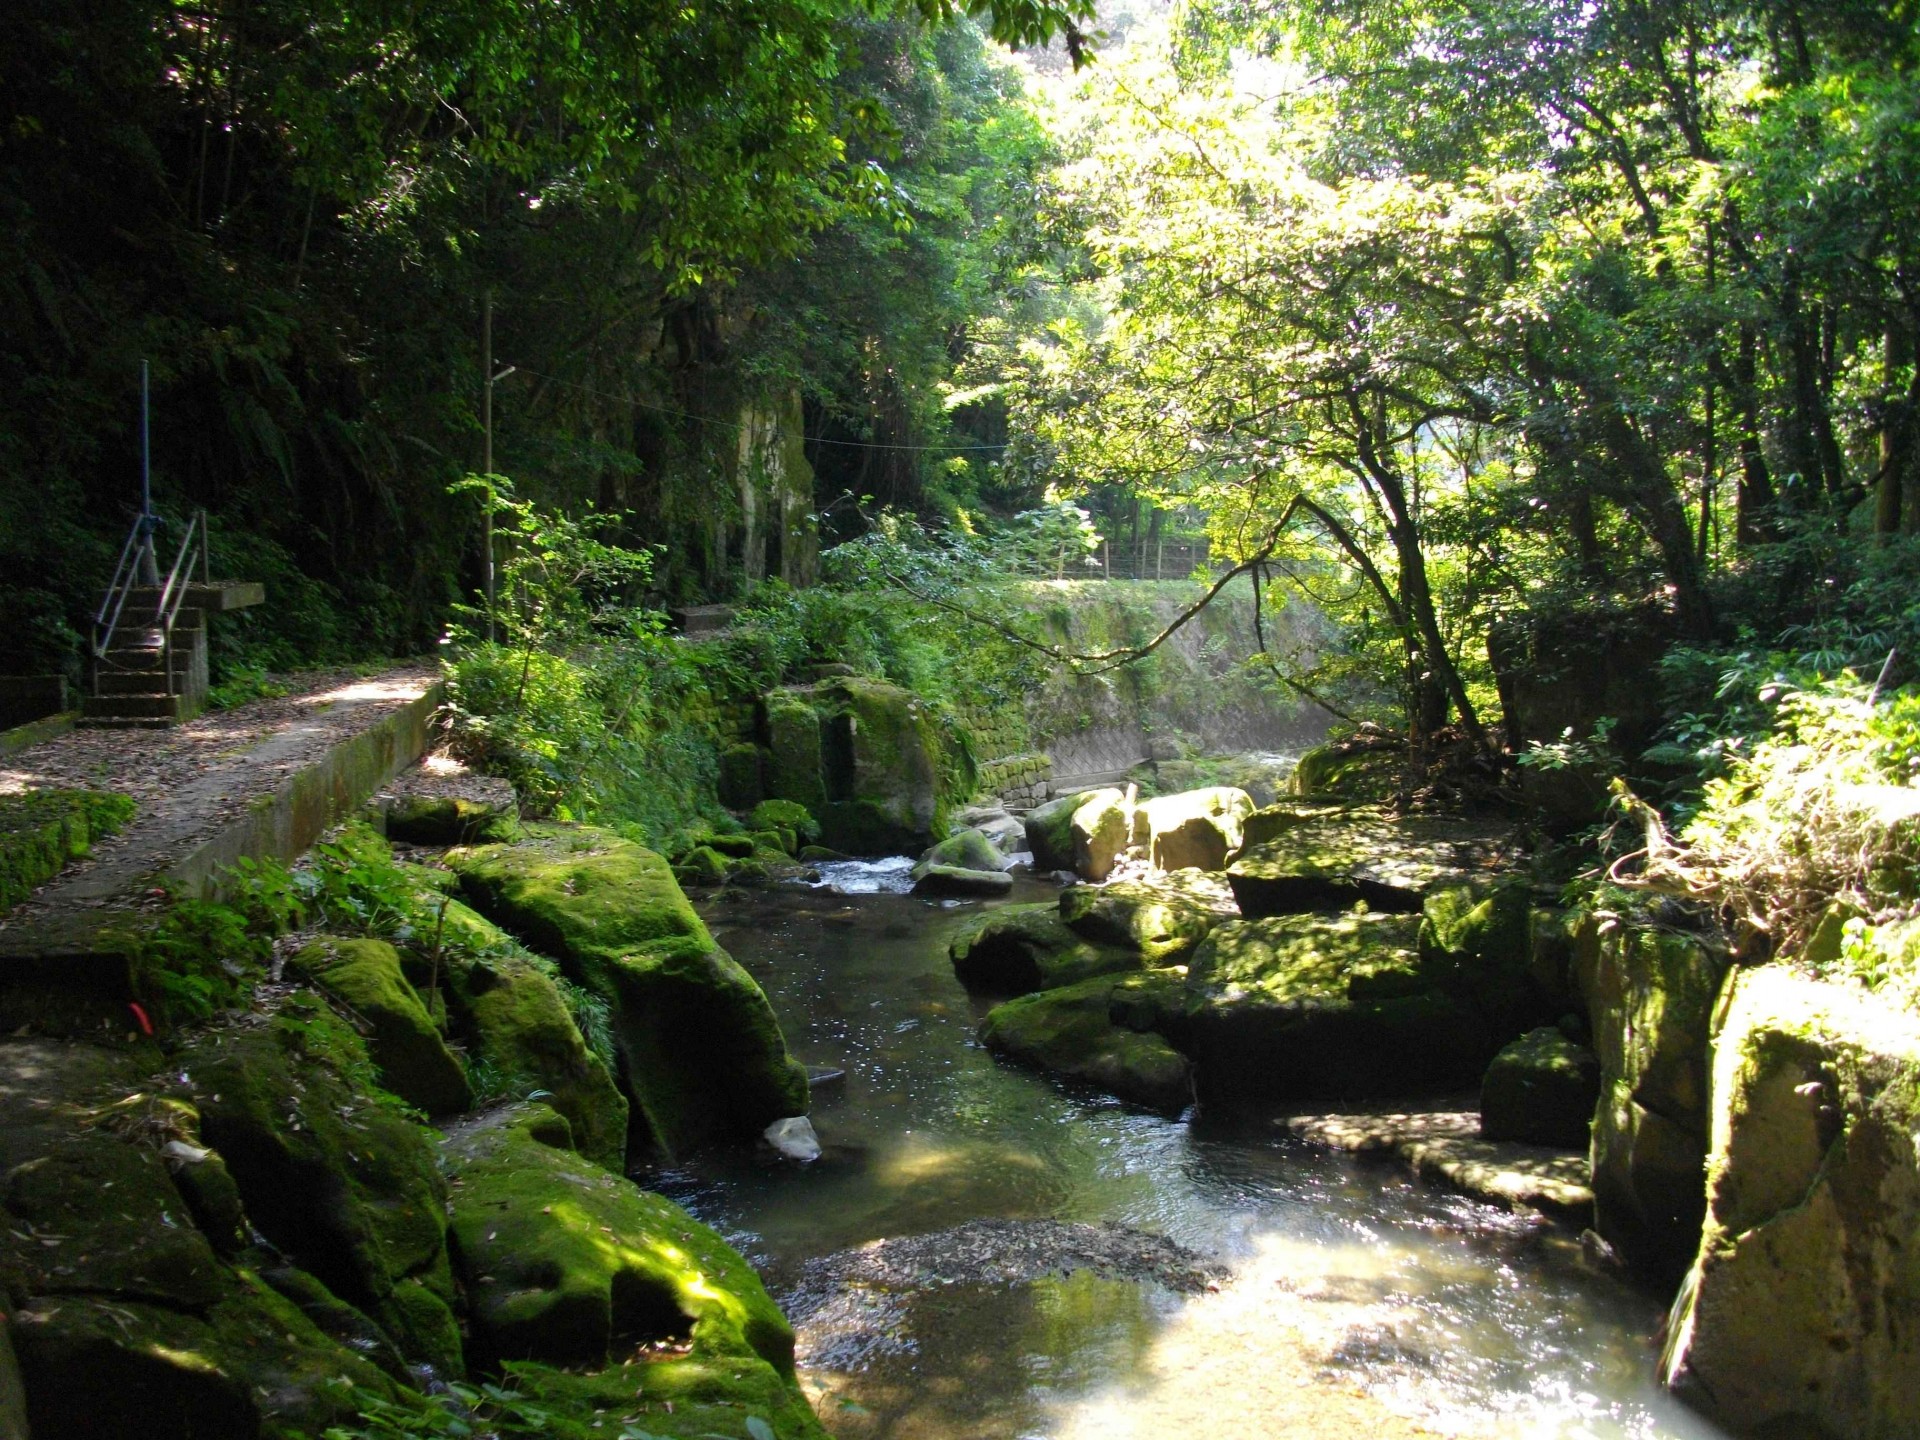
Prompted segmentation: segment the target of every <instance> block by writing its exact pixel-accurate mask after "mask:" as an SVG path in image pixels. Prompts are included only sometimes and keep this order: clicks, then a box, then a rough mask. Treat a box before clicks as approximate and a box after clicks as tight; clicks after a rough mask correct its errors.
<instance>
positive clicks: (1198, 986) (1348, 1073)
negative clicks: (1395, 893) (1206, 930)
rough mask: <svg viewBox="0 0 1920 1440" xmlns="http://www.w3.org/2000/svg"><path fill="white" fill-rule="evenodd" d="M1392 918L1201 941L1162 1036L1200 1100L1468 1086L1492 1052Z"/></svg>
mask: <svg viewBox="0 0 1920 1440" xmlns="http://www.w3.org/2000/svg"><path fill="white" fill-rule="evenodd" d="M1418 929H1419V922H1418V921H1417V920H1416V919H1414V918H1413V917H1411V916H1405V915H1393V914H1347V915H1337V916H1334V915H1294V916H1283V917H1272V918H1265V919H1260V920H1242V921H1232V922H1229V923H1226V924H1223V925H1220V926H1219V927H1217V928H1216V929H1215V930H1214V931H1213V932H1212V933H1211V934H1210V935H1208V936H1207V938H1206V939H1205V940H1204V941H1202V942H1201V944H1200V947H1199V949H1197V950H1196V951H1195V952H1194V954H1193V957H1192V959H1191V961H1190V962H1189V971H1188V977H1187V989H1186V996H1185V1000H1184V1003H1183V1005H1182V1008H1181V1011H1180V1013H1179V1015H1178V1016H1177V1017H1174V1018H1171V1019H1170V1020H1169V1021H1168V1022H1167V1024H1166V1031H1167V1034H1168V1037H1169V1038H1170V1039H1171V1040H1172V1041H1173V1042H1174V1043H1175V1044H1176V1045H1178V1046H1179V1047H1180V1049H1181V1050H1183V1051H1185V1052H1186V1053H1187V1054H1188V1055H1190V1056H1191V1057H1192V1058H1193V1060H1194V1062H1195V1065H1196V1067H1197V1071H1198V1078H1199V1086H1200V1091H1201V1097H1202V1099H1205V1100H1208V1101H1210V1102H1219V1103H1223V1104H1233V1103H1236V1102H1244V1101H1252V1100H1289V1101H1292V1100H1301V1099H1348V1098H1365V1097H1372V1096H1392V1095H1406V1094H1415V1093H1420V1092H1422V1091H1425V1092H1429V1093H1430V1092H1432V1091H1433V1090H1436V1089H1447V1088H1452V1087H1455V1086H1464V1085H1471V1084H1472V1083H1473V1082H1474V1081H1475V1080H1477V1079H1478V1078H1479V1077H1480V1075H1481V1073H1482V1072H1483V1071H1484V1070H1485V1068H1486V1065H1487V1062H1488V1060H1489V1059H1491V1058H1492V1056H1493V1053H1494V1051H1495V1049H1496V1048H1497V1045H1496V1043H1495V1042H1494V1041H1493V1040H1492V1038H1491V1037H1490V1035H1489V1032H1488V1030H1487V1027H1486V1024H1485V1022H1484V1020H1483V1019H1482V1018H1481V1016H1480V1015H1479V1014H1478V1013H1477V1012H1476V1011H1475V1010H1474V1009H1473V1008H1472V1007H1471V1006H1470V1005H1468V1004H1467V1003H1465V1002H1464V1001H1462V1000H1461V999H1459V998H1458V997H1456V996H1454V995H1452V994H1449V993H1448V992H1447V991H1445V990H1443V989H1441V988H1440V987H1439V986H1438V985H1436V984H1435V983H1434V980H1433V977H1432V976H1430V975H1429V974H1428V973H1427V972H1426V970H1425V969H1424V967H1423V966H1422V965H1421V962H1420V956H1419V952H1418V950H1417V949H1416V938H1417V935H1418Z"/></svg>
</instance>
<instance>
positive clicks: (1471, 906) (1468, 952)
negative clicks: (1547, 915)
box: [1420, 883, 1575, 1039]
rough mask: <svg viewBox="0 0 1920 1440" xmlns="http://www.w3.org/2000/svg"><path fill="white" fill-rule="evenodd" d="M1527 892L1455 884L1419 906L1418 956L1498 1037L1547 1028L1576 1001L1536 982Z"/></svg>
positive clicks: (1433, 893) (1514, 885)
mask: <svg viewBox="0 0 1920 1440" xmlns="http://www.w3.org/2000/svg"><path fill="white" fill-rule="evenodd" d="M1534 942H1535V925H1534V910H1533V898H1532V895H1531V893H1530V892H1529V891H1528V889H1527V887H1526V886H1525V885H1522V884H1518V883H1508V884H1504V885H1493V886H1480V885H1456V886H1446V887H1443V888H1441V889H1437V890H1433V891H1430V892H1429V893H1428V895H1427V897H1426V900H1425V901H1424V902H1423V904H1422V906H1421V921H1420V958H1421V960H1422V962H1423V963H1424V964H1425V966H1426V968H1427V971H1428V973H1429V974H1431V975H1432V976H1433V977H1434V978H1435V980H1436V981H1437V982H1438V983H1439V984H1441V985H1442V986H1444V987H1446V988H1447V989H1450V990H1453V991H1455V992H1456V993H1458V994H1460V995H1462V996H1464V997H1465V998H1467V999H1468V1000H1470V1001H1472V1003H1473V1005H1474V1007H1475V1008H1476V1009H1477V1010H1479V1011H1480V1013H1481V1014H1482V1015H1484V1016H1486V1017H1487V1024H1488V1026H1489V1027H1490V1028H1491V1029H1492V1031H1493V1032H1494V1034H1495V1035H1497V1036H1499V1037H1501V1038H1502V1039H1505V1038H1509V1037H1512V1036H1515V1035H1519V1034H1522V1033H1524V1032H1526V1031H1528V1030H1532V1029H1536V1028H1538V1027H1539V1026H1542V1025H1546V1024H1549V1023H1550V1022H1551V1021H1553V1020H1554V1019H1555V1017H1557V1016H1559V1015H1562V1014H1564V1013H1566V1011H1567V1010H1568V1008H1569V1007H1570V1005H1572V1004H1573V1003H1574V999H1575V997H1573V996H1571V995H1569V994H1567V993H1566V992H1565V991H1564V990H1562V989H1549V988H1548V987H1547V986H1546V985H1544V984H1542V983H1541V982H1542V970H1543V969H1545V970H1551V969H1552V968H1553V966H1552V965H1551V964H1550V963H1549V964H1548V965H1546V966H1544V967H1543V966H1539V965H1536V962H1535V958H1534Z"/></svg>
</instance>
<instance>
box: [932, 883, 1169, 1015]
mask: <svg viewBox="0 0 1920 1440" xmlns="http://www.w3.org/2000/svg"><path fill="white" fill-rule="evenodd" d="M947 956H948V958H949V959H950V960H952V961H953V972H954V974H955V975H957V976H958V977H959V979H960V983H961V984H962V985H964V986H966V987H967V989H968V990H970V991H974V992H977V993H980V994H986V995H1025V994H1028V993H1029V992H1031V991H1034V990H1051V989H1055V988H1058V987H1060V986H1063V985H1072V984H1075V983H1077V982H1079V981H1081V980H1086V979H1090V978H1091V977H1093V976H1095V975H1109V974H1115V973H1118V972H1121V971H1127V970H1138V969H1139V968H1140V967H1141V959H1140V952H1139V951H1138V950H1137V949H1134V948H1131V947H1127V948H1122V947H1120V946H1117V945H1099V944H1095V943H1094V942H1093V941H1091V940H1088V939H1087V938H1086V937H1085V936H1082V935H1078V934H1076V933H1075V932H1074V931H1072V930H1070V929H1068V928H1067V923H1066V921H1064V920H1062V919H1061V918H1060V907H1059V906H1058V905H1057V904H1054V903H1053V902H1051V901H1041V902H1039V903H1037V904H1032V905H1004V906H1001V907H1000V908H999V909H996V910H990V911H988V912H987V913H986V914H985V915H982V916H981V917H980V918H979V919H978V920H976V921H974V922H973V923H972V924H970V925H968V926H967V927H966V928H964V929H963V930H961V931H960V933H959V934H957V935H956V936H954V938H953V940H952V942H951V943H950V944H949V945H948V946H947Z"/></svg>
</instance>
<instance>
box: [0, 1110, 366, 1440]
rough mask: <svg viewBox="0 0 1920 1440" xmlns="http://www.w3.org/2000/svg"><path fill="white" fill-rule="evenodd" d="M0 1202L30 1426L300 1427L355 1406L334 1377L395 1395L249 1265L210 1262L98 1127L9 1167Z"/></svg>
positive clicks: (190, 1433) (153, 1166) (178, 1215)
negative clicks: (46, 1241) (53, 1240)
mask: <svg viewBox="0 0 1920 1440" xmlns="http://www.w3.org/2000/svg"><path fill="white" fill-rule="evenodd" d="M4 1205H5V1210H6V1220H7V1224H6V1232H7V1233H6V1235H5V1237H4V1238H0V1248H3V1249H4V1260H3V1261H0V1263H3V1264H4V1268H5V1273H6V1276H7V1282H8V1288H9V1290H10V1292H11V1294H12V1299H13V1303H12V1304H11V1305H10V1306H9V1310H10V1312H11V1313H10V1317H9V1325H8V1329H9V1331H10V1335H11V1340H12V1344H13V1349H14V1351H15V1353H16V1355H17V1357H18V1361H19V1367H20V1378H21V1381H22V1383H23V1386H24V1389H25V1393H26V1410H27V1417H28V1420H29V1422H30V1424H31V1426H32V1428H33V1433H35V1434H36V1435H72V1436H86V1437H88V1440H96V1437H98V1440H132V1437H140V1440H149V1437H161V1440H174V1437H178V1440H190V1437H191V1440H199V1437H204V1436H213V1435H218V1436H223V1437H224V1436H229V1435H232V1436H294V1435H312V1434H316V1433H318V1432H319V1431H320V1430H321V1429H323V1428H325V1427H326V1426H327V1425H329V1424H338V1423H342V1422H345V1421H347V1420H349V1419H350V1418H351V1417H352V1414H353V1412H354V1408H355V1407H354V1405H353V1403H352V1400H351V1395H350V1392H349V1389H348V1388H347V1387H343V1386H341V1385H340V1384H339V1383H338V1382H339V1380H340V1379H341V1378H345V1379H346V1380H347V1381H348V1382H349V1383H350V1385H358V1386H362V1387H364V1388H365V1389H367V1390H371V1391H373V1392H374V1393H376V1394H379V1395H383V1396H386V1397H388V1398H394V1397H395V1396H396V1391H395V1389H394V1387H393V1385H392V1383H391V1382H390V1381H389V1380H388V1378H387V1377H386V1376H385V1375H383V1374H382V1373H381V1371H380V1370H378V1369H377V1368H375V1367H374V1366H372V1365H370V1364H368V1363H367V1362H366V1361H365V1360H364V1359H362V1358H361V1356H359V1355H358V1354H356V1353H354V1352H353V1351H352V1350H350V1349H348V1348H346V1347H344V1346H342V1345H341V1344H339V1343H338V1342H337V1341H335V1340H334V1339H332V1338H331V1337H329V1336H328V1335H326V1334H324V1333H323V1332H322V1331H320V1330H319V1329H318V1328H317V1327H316V1326H315V1325H314V1324H313V1323H312V1322H311V1321H309V1320H308V1319H307V1317H306V1316H305V1315H303V1314H302V1313H301V1312H300V1310H299V1309H298V1308H296V1307H295V1306H293V1305H291V1304H289V1303H288V1302H286V1301H285V1300H283V1299H282V1298H281V1297H280V1296H279V1295H277V1294H275V1293H274V1291H273V1290H272V1289H270V1288H269V1287H267V1286H266V1285H264V1284H262V1283H261V1282H260V1280H259V1279H258V1278H257V1277H256V1276H254V1275H253V1274H252V1273H251V1272H249V1271H247V1270H245V1269H231V1268H229V1267H228V1266H226V1265H224V1264H222V1263H221V1262H220V1260H219V1258H218V1257H217V1255H216V1254H215V1252H214V1250H213V1248H212V1246H211V1245H210V1244H209V1243H208V1241H207V1239H206V1237H205V1236H204V1235H202V1234H201V1232H200V1231H199V1230H197V1229H196V1228H195V1226H194V1223H193V1220H192V1218H191V1217H190V1215H189V1213H188V1207H187V1206H186V1205H185V1204H184V1203H183V1202H182V1199H181V1196H180V1194H179V1192H178V1191H177V1190H176V1189H175V1187H174V1185H173V1184H172V1182H171V1181H170V1180H169V1178H168V1173H167V1168H166V1166H165V1164H163V1162H162V1160H161V1157H160V1155H159V1154H158V1153H157V1152H156V1151H154V1150H152V1149H149V1148H147V1147H146V1146H145V1145H143V1144H138V1143H132V1142H129V1141H125V1140H121V1139H119V1138H118V1137H116V1136H114V1135H111V1134H109V1133H107V1132H106V1131H105V1130H104V1129H102V1130H96V1131H93V1132H90V1133H86V1134H82V1135H77V1136H73V1137H71V1138H67V1139H64V1140H61V1141H59V1142H57V1143H56V1144H55V1145H54V1146H53V1147H52V1148H51V1149H50V1150H48V1151H46V1152H45V1153H43V1154H41V1155H39V1156H37V1157H35V1158H33V1159H31V1160H28V1161H26V1162H24V1163H22V1164H20V1165H17V1166H16V1167H15V1168H14V1169H13V1170H12V1171H11V1172H9V1174H8V1175H7V1177H6V1183H5V1193H4ZM56 1235H57V1236H59V1237H60V1239H59V1243H58V1244H57V1245H51V1246H49V1245H43V1244H41V1243H40V1241H41V1239H42V1238H44V1237H51V1236H56ZM263 1337H265V1342H266V1343H263Z"/></svg>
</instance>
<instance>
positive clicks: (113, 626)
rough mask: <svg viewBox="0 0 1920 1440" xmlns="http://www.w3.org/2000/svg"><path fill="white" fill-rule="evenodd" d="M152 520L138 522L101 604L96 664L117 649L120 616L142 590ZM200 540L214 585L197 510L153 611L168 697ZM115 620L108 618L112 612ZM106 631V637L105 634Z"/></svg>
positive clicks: (207, 577)
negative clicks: (176, 635)
mask: <svg viewBox="0 0 1920 1440" xmlns="http://www.w3.org/2000/svg"><path fill="white" fill-rule="evenodd" d="M150 518H151V517H149V516H145V515H142V516H141V517H139V518H138V519H137V520H135V521H134V525H133V531H132V533H131V534H129V535H128V536H127V543H126V544H125V545H124V546H122V547H121V551H120V563H119V564H118V565H116V566H115V567H114V572H113V580H112V582H111V583H110V584H109V586H108V587H107V595H106V598H105V599H104V600H102V601H101V602H100V610H99V613H98V614H97V615H96V616H95V617H94V640H93V654H94V658H95V659H96V660H105V659H106V657H107V653H108V652H109V651H110V650H111V649H112V648H113V637H114V635H115V634H116V633H117V632H118V630H119V628H120V616H121V613H122V612H123V611H124V610H125V609H126V605H127V597H128V596H129V595H131V594H132V593H133V591H134V590H135V589H136V588H138V587H137V586H136V584H135V581H136V580H137V579H138V575H139V558H138V557H139V553H140V545H141V542H142V541H143V540H144V538H145V534H146V532H147V531H148V529H149V522H150ZM196 537H198V539H199V542H200V553H199V556H198V557H197V558H198V559H199V562H200V575H201V579H202V580H203V581H205V582H206V583H208V584H211V583H212V579H213V570H212V560H211V557H210V556H209V554H208V551H207V513H206V511H204V510H196V511H194V513H193V518H192V519H191V520H190V521H188V522H187V533H186V534H184V535H182V536H181V537H180V549H179V553H178V554H176V555H175V556H174V560H173V568H172V569H170V570H169V571H168V572H167V578H166V581H165V582H164V583H163V584H162V585H161V587H160V597H159V599H158V600H157V601H156V602H155V604H154V607H153V611H154V613H153V628H154V629H156V630H158V631H159V632H160V658H161V666H162V674H163V675H164V677H165V680H166V687H167V693H168V694H169V695H171V694H173V690H174V685H173V627H174V622H175V621H177V620H178V619H179V618H180V610H181V607H182V606H183V605H184V604H185V602H186V598H187V590H188V588H189V587H190V586H191V585H192V584H193V561H194V559H195V558H196V557H195V555H194V553H193V552H194V540H195V538H196ZM109 609H111V610H112V612H113V613H112V618H111V619H109V618H108V614H107V612H108V610H109ZM103 631H104V633H103Z"/></svg>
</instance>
